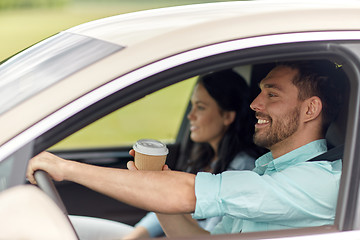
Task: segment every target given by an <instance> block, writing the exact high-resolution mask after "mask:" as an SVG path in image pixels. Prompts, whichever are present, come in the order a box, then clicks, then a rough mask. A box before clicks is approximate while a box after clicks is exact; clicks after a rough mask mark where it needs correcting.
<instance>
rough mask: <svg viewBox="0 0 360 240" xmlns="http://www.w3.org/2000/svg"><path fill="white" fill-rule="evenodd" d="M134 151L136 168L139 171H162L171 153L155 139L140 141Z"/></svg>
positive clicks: (135, 145)
mask: <svg viewBox="0 0 360 240" xmlns="http://www.w3.org/2000/svg"><path fill="white" fill-rule="evenodd" d="M133 149H134V150H135V158H134V160H135V166H136V168H137V169H139V170H148V171H161V170H162V168H163V166H164V164H165V162H166V156H167V154H168V153H169V150H168V149H167V147H166V145H165V144H164V143H162V142H160V141H157V140H154V139H140V140H138V141H137V142H136V143H135V144H134V146H133Z"/></svg>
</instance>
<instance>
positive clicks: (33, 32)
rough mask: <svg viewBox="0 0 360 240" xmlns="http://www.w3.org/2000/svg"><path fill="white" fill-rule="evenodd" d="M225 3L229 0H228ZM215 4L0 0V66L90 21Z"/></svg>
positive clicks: (143, 0) (178, 0)
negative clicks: (142, 12) (49, 39)
mask: <svg viewBox="0 0 360 240" xmlns="http://www.w3.org/2000/svg"><path fill="white" fill-rule="evenodd" d="M225 1H226V0H225ZM206 2H220V1H214V0H207V1H206V0H0V39H1V47H0V62H1V61H2V60H4V59H6V58H8V57H9V56H11V55H13V54H15V53H17V52H19V51H20V50H22V49H24V48H26V47H28V46H30V45H32V44H34V43H36V42H39V41H41V40H42V39H44V38H47V37H49V36H51V35H53V34H56V33H58V32H59V31H61V30H65V29H67V28H70V27H72V26H76V25H78V24H81V23H84V22H88V21H91V20H95V19H99V18H103V17H107V16H112V15H117V14H122V13H128V12H134V11H139V10H147V9H153V8H159V7H168V6H177V5H185V4H196V3H206Z"/></svg>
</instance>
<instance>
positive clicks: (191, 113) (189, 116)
mask: <svg viewBox="0 0 360 240" xmlns="http://www.w3.org/2000/svg"><path fill="white" fill-rule="evenodd" d="M187 118H188V119H189V120H191V119H193V118H194V112H193V109H191V110H190V112H189V113H188V115H187Z"/></svg>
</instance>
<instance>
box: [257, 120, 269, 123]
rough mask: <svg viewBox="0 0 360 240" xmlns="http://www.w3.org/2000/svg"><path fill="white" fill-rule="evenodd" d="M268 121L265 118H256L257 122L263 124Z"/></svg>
mask: <svg viewBox="0 0 360 240" xmlns="http://www.w3.org/2000/svg"><path fill="white" fill-rule="evenodd" d="M268 122H269V121H268V120H265V119H258V124H265V123H268Z"/></svg>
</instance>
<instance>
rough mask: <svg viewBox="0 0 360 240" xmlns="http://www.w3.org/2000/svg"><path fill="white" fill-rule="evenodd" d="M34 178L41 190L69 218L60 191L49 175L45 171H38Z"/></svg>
mask: <svg viewBox="0 0 360 240" xmlns="http://www.w3.org/2000/svg"><path fill="white" fill-rule="evenodd" d="M34 178H35V180H36V182H37V185H38V186H39V188H40V189H41V190H42V191H44V192H45V193H46V194H47V195H48V196H49V197H50V198H51V199H52V200H53V201H54V202H55V203H56V204H57V205H58V206H59V208H60V209H61V211H62V212H63V213H64V214H65V215H66V216H67V215H68V213H67V210H66V207H65V205H64V203H63V201H62V200H61V197H60V195H59V193H58V191H57V190H56V188H55V185H54V182H53V181H52V179H51V178H50V176H49V174H48V173H47V172H45V171H43V170H37V171H36V172H35V173H34Z"/></svg>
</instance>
